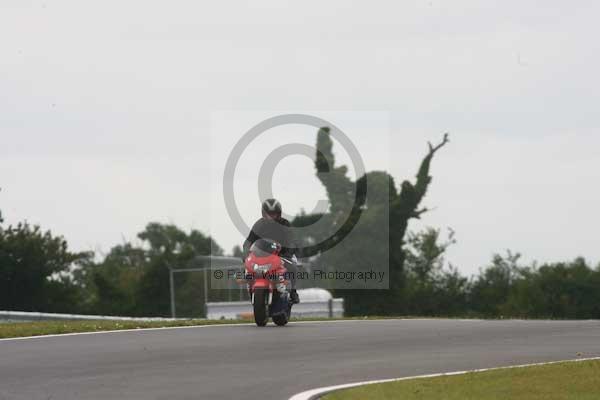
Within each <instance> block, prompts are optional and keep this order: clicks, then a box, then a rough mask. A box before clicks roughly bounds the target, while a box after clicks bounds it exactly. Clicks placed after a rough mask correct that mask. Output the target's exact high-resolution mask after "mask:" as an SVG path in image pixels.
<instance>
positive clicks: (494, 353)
mask: <svg viewBox="0 0 600 400" xmlns="http://www.w3.org/2000/svg"><path fill="white" fill-rule="evenodd" d="M577 353H582V357H594V356H600V322H599V321H507V320H504V321H477V320H470V321H465V320H384V321H339V322H325V323H294V324H291V325H289V326H287V327H285V328H277V327H274V326H272V325H270V326H269V327H267V328H257V327H255V326H252V325H244V326H216V327H199V328H186V329H164V330H152V331H136V332H118V333H106V334H104V333H102V334H93V335H76V336H65V337H48V338H34V339H26V340H7V341H0V399H1V400H12V399H27V400H34V399H43V400H49V399H50V400H66V399H77V400H82V399H143V400H148V399H194V400H198V399H228V400H229V399H235V398H240V399H278V400H279V399H287V398H288V397H290V396H291V395H293V394H295V393H298V392H301V391H303V390H307V389H311V388H315V387H319V386H328V385H335V384H342V383H348V382H352V381H360V380H368V379H383V378H396V377H401V376H410V375H419V374H426V373H437V372H449V371H456V370H465V369H473V368H486V367H494V366H505V365H514V364H525V363H532V362H544V361H555V360H564V359H574V358H577V357H578V356H577Z"/></svg>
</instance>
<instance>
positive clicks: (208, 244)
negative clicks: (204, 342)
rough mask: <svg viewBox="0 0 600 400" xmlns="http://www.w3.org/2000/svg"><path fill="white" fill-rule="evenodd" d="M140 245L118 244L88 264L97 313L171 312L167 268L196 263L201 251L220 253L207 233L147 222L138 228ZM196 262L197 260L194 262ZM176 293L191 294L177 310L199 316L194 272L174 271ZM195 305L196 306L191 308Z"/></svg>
mask: <svg viewBox="0 0 600 400" xmlns="http://www.w3.org/2000/svg"><path fill="white" fill-rule="evenodd" d="M138 238H139V239H140V240H141V241H142V245H141V246H139V247H136V246H133V245H131V244H129V243H126V244H124V245H118V246H115V247H114V248H112V249H111V251H110V252H109V254H108V255H107V256H106V257H105V258H104V260H103V261H102V262H100V263H97V264H93V265H90V266H88V268H87V269H88V273H87V276H88V277H87V282H89V284H90V288H91V289H90V293H91V296H92V298H93V301H92V303H93V306H92V308H93V309H94V310H95V312H96V313H101V314H108V315H137V316H170V304H169V301H170V293H169V268H186V267H188V266H197V264H198V263H200V262H199V261H197V260H196V258H197V256H200V255H209V254H214V255H222V254H223V250H222V249H221V248H220V247H219V246H218V245H217V244H216V242H215V241H214V240H213V239H212V238H211V237H210V236H206V235H204V234H203V233H202V232H199V231H197V230H192V231H191V232H190V233H186V232H184V231H182V230H181V229H179V228H178V227H177V226H175V225H171V224H160V223H156V222H153V223H149V224H148V225H147V226H146V228H145V229H144V230H143V231H142V232H140V233H139V234H138ZM193 264H196V265H193ZM177 276H178V279H177V280H176V287H177V288H178V289H182V290H178V294H182V295H185V294H186V293H187V294H188V295H189V297H188V298H186V299H185V301H183V302H182V303H183V305H182V306H181V307H179V308H180V310H179V311H180V313H181V314H185V313H186V311H188V312H190V313H193V315H194V316H199V315H200V313H201V312H202V304H201V302H202V297H201V296H199V295H198V293H197V292H198V291H199V290H201V288H202V286H203V285H202V282H199V283H198V279H199V278H198V277H197V276H192V274H189V276H188V274H178V275H177ZM193 310H196V311H193Z"/></svg>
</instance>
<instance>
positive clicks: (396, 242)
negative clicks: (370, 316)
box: [304, 127, 448, 315]
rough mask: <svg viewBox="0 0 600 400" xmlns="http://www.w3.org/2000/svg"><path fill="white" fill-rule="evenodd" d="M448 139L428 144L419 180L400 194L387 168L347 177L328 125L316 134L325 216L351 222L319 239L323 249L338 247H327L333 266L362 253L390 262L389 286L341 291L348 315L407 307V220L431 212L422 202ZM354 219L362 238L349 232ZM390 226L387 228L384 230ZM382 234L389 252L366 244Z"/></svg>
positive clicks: (403, 187) (332, 220)
mask: <svg viewBox="0 0 600 400" xmlns="http://www.w3.org/2000/svg"><path fill="white" fill-rule="evenodd" d="M447 143H448V135H447V134H446V135H444V138H443V140H442V142H441V143H439V144H438V145H436V146H434V145H432V144H431V143H429V152H428V154H427V155H426V156H425V158H424V159H423V161H422V162H421V165H420V167H419V170H418V173H417V176H416V182H415V183H414V184H413V183H411V182H410V181H408V180H405V181H404V182H403V183H402V185H401V188H400V192H399V193H398V191H397V190H396V186H395V184H394V179H393V177H392V176H390V175H389V174H387V173H386V172H384V171H372V172H368V173H365V175H364V176H363V177H361V178H360V179H358V180H357V181H356V182H353V181H352V180H351V179H350V178H348V177H347V176H346V173H347V167H346V166H337V165H336V163H335V156H334V154H333V142H332V140H331V138H330V129H329V128H328V127H323V128H321V129H320V130H319V132H318V133H317V152H316V157H315V169H316V172H317V178H318V179H319V180H320V181H321V183H322V184H323V185H324V186H325V189H326V191H327V195H328V198H329V202H330V209H329V213H328V214H325V215H323V216H322V217H321V218H327V219H328V222H329V224H328V225H329V226H331V227H333V228H334V229H338V228H339V226H340V224H341V223H342V222H341V219H342V218H343V216H345V215H348V218H346V220H347V222H348V221H349V223H347V229H346V230H344V228H345V227H346V226H344V227H342V229H340V232H339V233H338V234H337V235H334V236H333V237H331V238H330V239H329V240H327V241H325V242H323V243H321V245H320V246H321V247H320V248H321V249H324V248H328V249H331V248H333V249H334V251H333V252H331V251H330V252H328V255H327V257H328V260H327V261H329V262H330V263H331V264H332V265H348V263H356V262H360V260H361V256H368V257H373V256H375V257H378V259H380V260H385V262H386V263H387V262H389V272H390V281H389V283H390V290H389V291H385V292H382V291H371V290H360V291H344V292H340V294H341V293H343V295H344V298H345V302H346V303H345V304H346V307H347V310H348V313H349V314H351V315H352V314H365V313H378V314H398V313H402V312H403V311H406V307H405V298H404V293H403V288H404V284H405V279H404V278H405V276H404V270H403V266H404V257H405V255H404V252H403V245H404V237H405V234H406V230H407V227H408V222H409V221H410V220H411V219H414V218H420V217H421V215H422V214H423V213H425V212H427V208H420V204H421V202H422V200H423V198H424V197H425V194H426V193H427V189H428V187H429V184H430V183H431V180H432V177H431V176H430V169H431V162H432V160H433V157H434V155H435V154H436V153H437V151H438V150H440V149H441V148H442V147H443V146H445V145H446V144H447ZM388 211H389V212H388ZM304 219H306V217H304ZM355 223H358V224H362V225H361V229H362V232H361V233H360V235H358V236H361V235H362V236H363V238H362V241H361V240H360V239H361V238H360V237H357V238H355V240H354V241H351V240H348V238H347V237H346V236H347V235H349V234H351V231H352V230H354V231H355V232H356V227H355V226H354V224H355ZM388 223H389V224H388ZM388 226H389V232H388V230H387V229H384V228H386V227H388ZM315 235H316V236H320V238H323V237H327V235H326V234H323V233H322V232H317V233H316V234H315ZM365 237H368V238H369V241H368V242H367V241H365V240H364V238H365ZM382 237H384V240H385V241H387V242H388V243H389V251H388V248H387V246H381V247H380V248H379V249H378V248H377V247H376V246H368V243H369V242H371V243H378V240H379V242H380V241H381V240H382V239H381V238H382ZM384 247H385V248H384ZM309 249H310V248H309ZM305 250H306V249H305ZM310 250H312V251H310V252H309V253H312V254H315V253H317V254H318V251H319V248H318V247H317V248H315V249H310ZM383 253H385V254H383ZM368 257H367V258H368ZM381 304H385V305H386V307H385V308H384V309H382V308H381Z"/></svg>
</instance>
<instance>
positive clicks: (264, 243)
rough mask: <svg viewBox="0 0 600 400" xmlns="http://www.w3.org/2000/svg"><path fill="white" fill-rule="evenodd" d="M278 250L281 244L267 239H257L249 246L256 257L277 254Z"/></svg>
mask: <svg viewBox="0 0 600 400" xmlns="http://www.w3.org/2000/svg"><path fill="white" fill-rule="evenodd" d="M280 251H281V245H280V244H279V243H277V242H275V241H273V240H269V239H258V240H257V241H255V242H254V243H253V244H252V246H250V252H252V253H254V255H255V256H256V257H269V256H271V255H274V254H279V252H280Z"/></svg>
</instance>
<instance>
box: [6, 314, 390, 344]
mask: <svg viewBox="0 0 600 400" xmlns="http://www.w3.org/2000/svg"><path fill="white" fill-rule="evenodd" d="M363 319H369V320H371V319H388V317H368V318H367V317H349V318H335V319H334V320H363ZM331 320H332V319H330V318H302V319H295V318H292V320H291V321H292V322H294V321H331ZM252 322H253V321H250V320H204V319H196V320H194V319H190V320H177V321H149V322H138V321H112V320H89V321H36V322H8V323H0V339H6V338H16V337H25V336H43V335H59V334H65V333H78V332H100V331H115V330H123V329H144V328H167V327H177V326H202V325H227V324H239V323H252Z"/></svg>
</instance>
